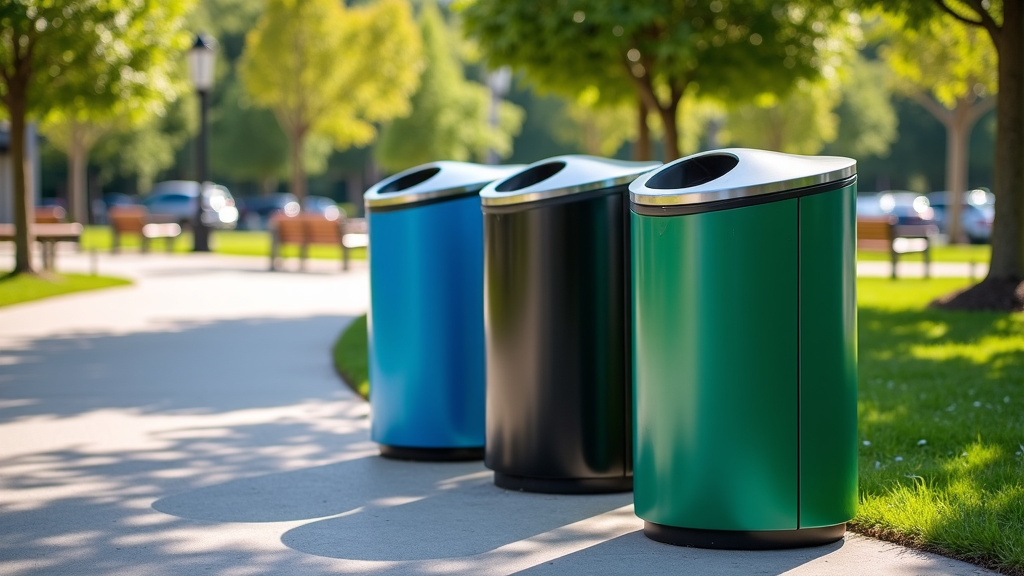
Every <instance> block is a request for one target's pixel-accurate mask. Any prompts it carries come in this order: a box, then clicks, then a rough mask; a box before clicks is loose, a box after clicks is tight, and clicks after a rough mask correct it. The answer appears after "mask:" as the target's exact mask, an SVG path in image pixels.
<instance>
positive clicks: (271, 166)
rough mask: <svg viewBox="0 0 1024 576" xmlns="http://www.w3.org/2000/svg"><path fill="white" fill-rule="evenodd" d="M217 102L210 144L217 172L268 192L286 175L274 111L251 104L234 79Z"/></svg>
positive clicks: (285, 152) (284, 144) (281, 136)
mask: <svg viewBox="0 0 1024 576" xmlns="http://www.w3.org/2000/svg"><path fill="white" fill-rule="evenodd" d="M219 104H220V105H219V106H218V110H217V111H218V113H219V114H218V116H217V117H216V119H215V120H214V121H213V125H212V129H211V132H212V140H213V141H212V145H211V147H210V151H211V154H212V156H213V158H214V164H215V165H216V166H218V171H219V172H222V173H224V174H226V175H227V176H228V177H230V178H237V179H239V180H248V181H254V182H258V183H259V185H260V186H259V188H260V190H261V191H262V192H263V193H269V192H272V191H273V190H274V189H275V188H276V187H277V183H278V181H280V180H281V179H282V178H287V177H288V139H287V138H286V137H285V135H284V132H282V131H281V127H280V125H279V124H278V123H277V120H276V119H275V118H274V113H273V112H272V111H270V110H267V109H266V108H259V107H256V106H255V105H253V103H252V99H251V98H249V96H248V95H247V94H246V93H245V90H244V88H243V87H242V85H241V83H240V82H238V81H237V79H236V78H229V79H228V80H227V86H225V87H224V90H223V98H221V101H220V103H219Z"/></svg>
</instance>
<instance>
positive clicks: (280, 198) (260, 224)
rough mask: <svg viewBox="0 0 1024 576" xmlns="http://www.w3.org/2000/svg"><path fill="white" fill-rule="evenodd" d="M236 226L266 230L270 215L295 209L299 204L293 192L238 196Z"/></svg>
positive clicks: (296, 209)
mask: <svg viewBox="0 0 1024 576" xmlns="http://www.w3.org/2000/svg"><path fill="white" fill-rule="evenodd" d="M237 207H238V227H239V228H241V229H243V230H266V229H267V225H268V224H269V222H270V217H271V216H273V215H274V214H275V213H276V212H285V211H286V209H287V211H295V212H297V211H298V209H299V204H298V202H297V201H296V200H295V195H294V194H289V193H282V194H269V195H266V196H250V197H247V198H239V199H238V200H237Z"/></svg>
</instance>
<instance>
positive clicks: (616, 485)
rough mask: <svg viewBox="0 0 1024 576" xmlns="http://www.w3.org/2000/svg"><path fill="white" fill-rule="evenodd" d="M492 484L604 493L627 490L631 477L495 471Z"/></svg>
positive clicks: (547, 491)
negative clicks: (541, 475) (542, 475)
mask: <svg viewBox="0 0 1024 576" xmlns="http://www.w3.org/2000/svg"><path fill="white" fill-rule="evenodd" d="M494 485H495V486H497V487H499V488H504V489H506V490H519V491H521V492H542V493H544V494H604V493H608V492H629V491H630V490H632V489H633V477H632V476H616V477H614V478H531V477H528V476H513V475H510V474H503V473H501V472H495V473H494Z"/></svg>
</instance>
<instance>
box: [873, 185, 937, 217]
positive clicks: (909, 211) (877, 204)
mask: <svg viewBox="0 0 1024 576" xmlns="http://www.w3.org/2000/svg"><path fill="white" fill-rule="evenodd" d="M857 215H858V216H885V215H892V216H896V223H897V224H900V225H903V224H933V223H934V219H935V212H934V211H933V210H932V208H931V206H930V205H929V203H928V198H927V197H925V196H923V195H921V194H917V193H915V192H907V191H904V190H887V191H885V192H878V193H876V194H858V195H857Z"/></svg>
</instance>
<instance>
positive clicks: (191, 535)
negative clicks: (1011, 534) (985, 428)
mask: <svg viewBox="0 0 1024 576" xmlns="http://www.w3.org/2000/svg"><path fill="white" fill-rule="evenodd" d="M0 258H2V256H0ZM5 265H7V262H6V261H4V260H2V259H0V268H3V267H4V266H5ZM58 265H59V267H60V268H61V269H63V270H65V271H72V270H83V271H84V270H88V269H89V267H90V263H89V258H88V256H87V255H77V254H63V253H62V254H61V255H60V257H59V259H58ZM98 265H99V271H100V272H101V273H104V274H111V275H124V276H129V277H132V278H134V279H135V281H136V284H135V285H134V286H131V287H125V288H114V289H109V290H103V291H98V292H90V293H82V294H75V295H68V296H63V297H59V298H53V299H49V300H44V301H40V302H35V303H27V304H22V305H17V306H12V307H8V308H0V573H2V574H9V575H29V574H33V575H35V574H47V575H49V574H76V575H91V574H143V575H163V574H167V575H171V574H182V573H204V574H205V573H209V574H225V575H245V574H303V575H309V574H424V575H426V574H467V575H469V574H511V573H516V572H525V573H528V574H588V575H589V574H675V573H693V574H783V573H785V574H837V575H845V574H850V575H852V574H865V573H871V574H907V575H909V574H921V575H932V574H935V575H938V574H943V575H947V574H948V575H967V574H991V572H988V571H985V570H982V569H980V568H977V567H975V566H972V565H969V564H965V563H962V562H957V561H954V560H950V559H947V558H943V557H940V556H936V555H932V554H925V553H920V552H916V551H912V550H908V549H905V548H902V547H898V546H894V545H891V544H887V543H884V542H879V541H876V540H873V539H869V538H864V537H861V536H857V535H852V534H848V535H847V537H846V538H845V540H844V541H841V542H838V543H836V544H833V545H829V546H824V547H819V548H810V549H803V550H790V551H771V552H735V551H713V550H699V549H687V548H676V547H672V546H667V545H663V544H658V543H655V542H653V541H650V540H648V539H646V538H645V537H644V536H643V535H642V533H641V532H640V530H641V528H642V523H641V521H640V520H639V519H638V518H637V517H636V516H635V515H634V514H633V512H632V504H631V503H632V497H631V495H630V494H613V495H601V496H552V495H540V494H526V493H518V492H508V491H504V490H501V489H498V488H496V487H494V486H493V484H492V482H491V474H490V472H489V471H488V470H487V469H486V468H485V467H484V466H483V464H482V463H479V462H469V463H452V464H443V463H442V464H423V463H409V462H395V461H388V460H384V459H381V458H379V457H378V456H376V447H375V445H374V444H373V443H372V442H371V441H370V439H369V432H368V429H369V419H368V418H369V407H368V406H367V404H366V403H365V402H363V401H362V400H361V399H359V398H358V397H356V396H355V395H353V394H352V393H351V392H349V391H348V389H347V388H346V387H345V386H344V385H343V384H342V383H341V382H340V381H339V380H338V378H337V376H336V375H335V374H334V371H333V368H332V367H331V364H330V355H329V351H330V348H331V346H332V344H333V342H334V340H335V338H336V337H337V336H338V334H339V333H340V331H341V330H342V329H343V328H344V326H345V325H346V324H347V323H348V322H349V321H351V320H352V319H353V318H354V317H356V316H358V315H360V314H362V313H363V312H365V310H366V308H367V303H368V282H367V273H366V268H365V264H363V263H356V264H355V266H354V269H353V270H352V271H350V272H347V273H340V272H338V271H337V263H335V262H313V263H311V266H310V271H309V272H305V273H295V272H277V273H270V272H266V271H264V268H265V266H266V260H265V259H262V258H231V257H223V256H215V255H171V256H167V255H161V254H150V255H148V256H140V255H137V254H130V253H129V254H122V255H120V256H116V257H113V256H109V255H100V256H99V258H98ZM884 274H888V269H886V271H885V272H884Z"/></svg>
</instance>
